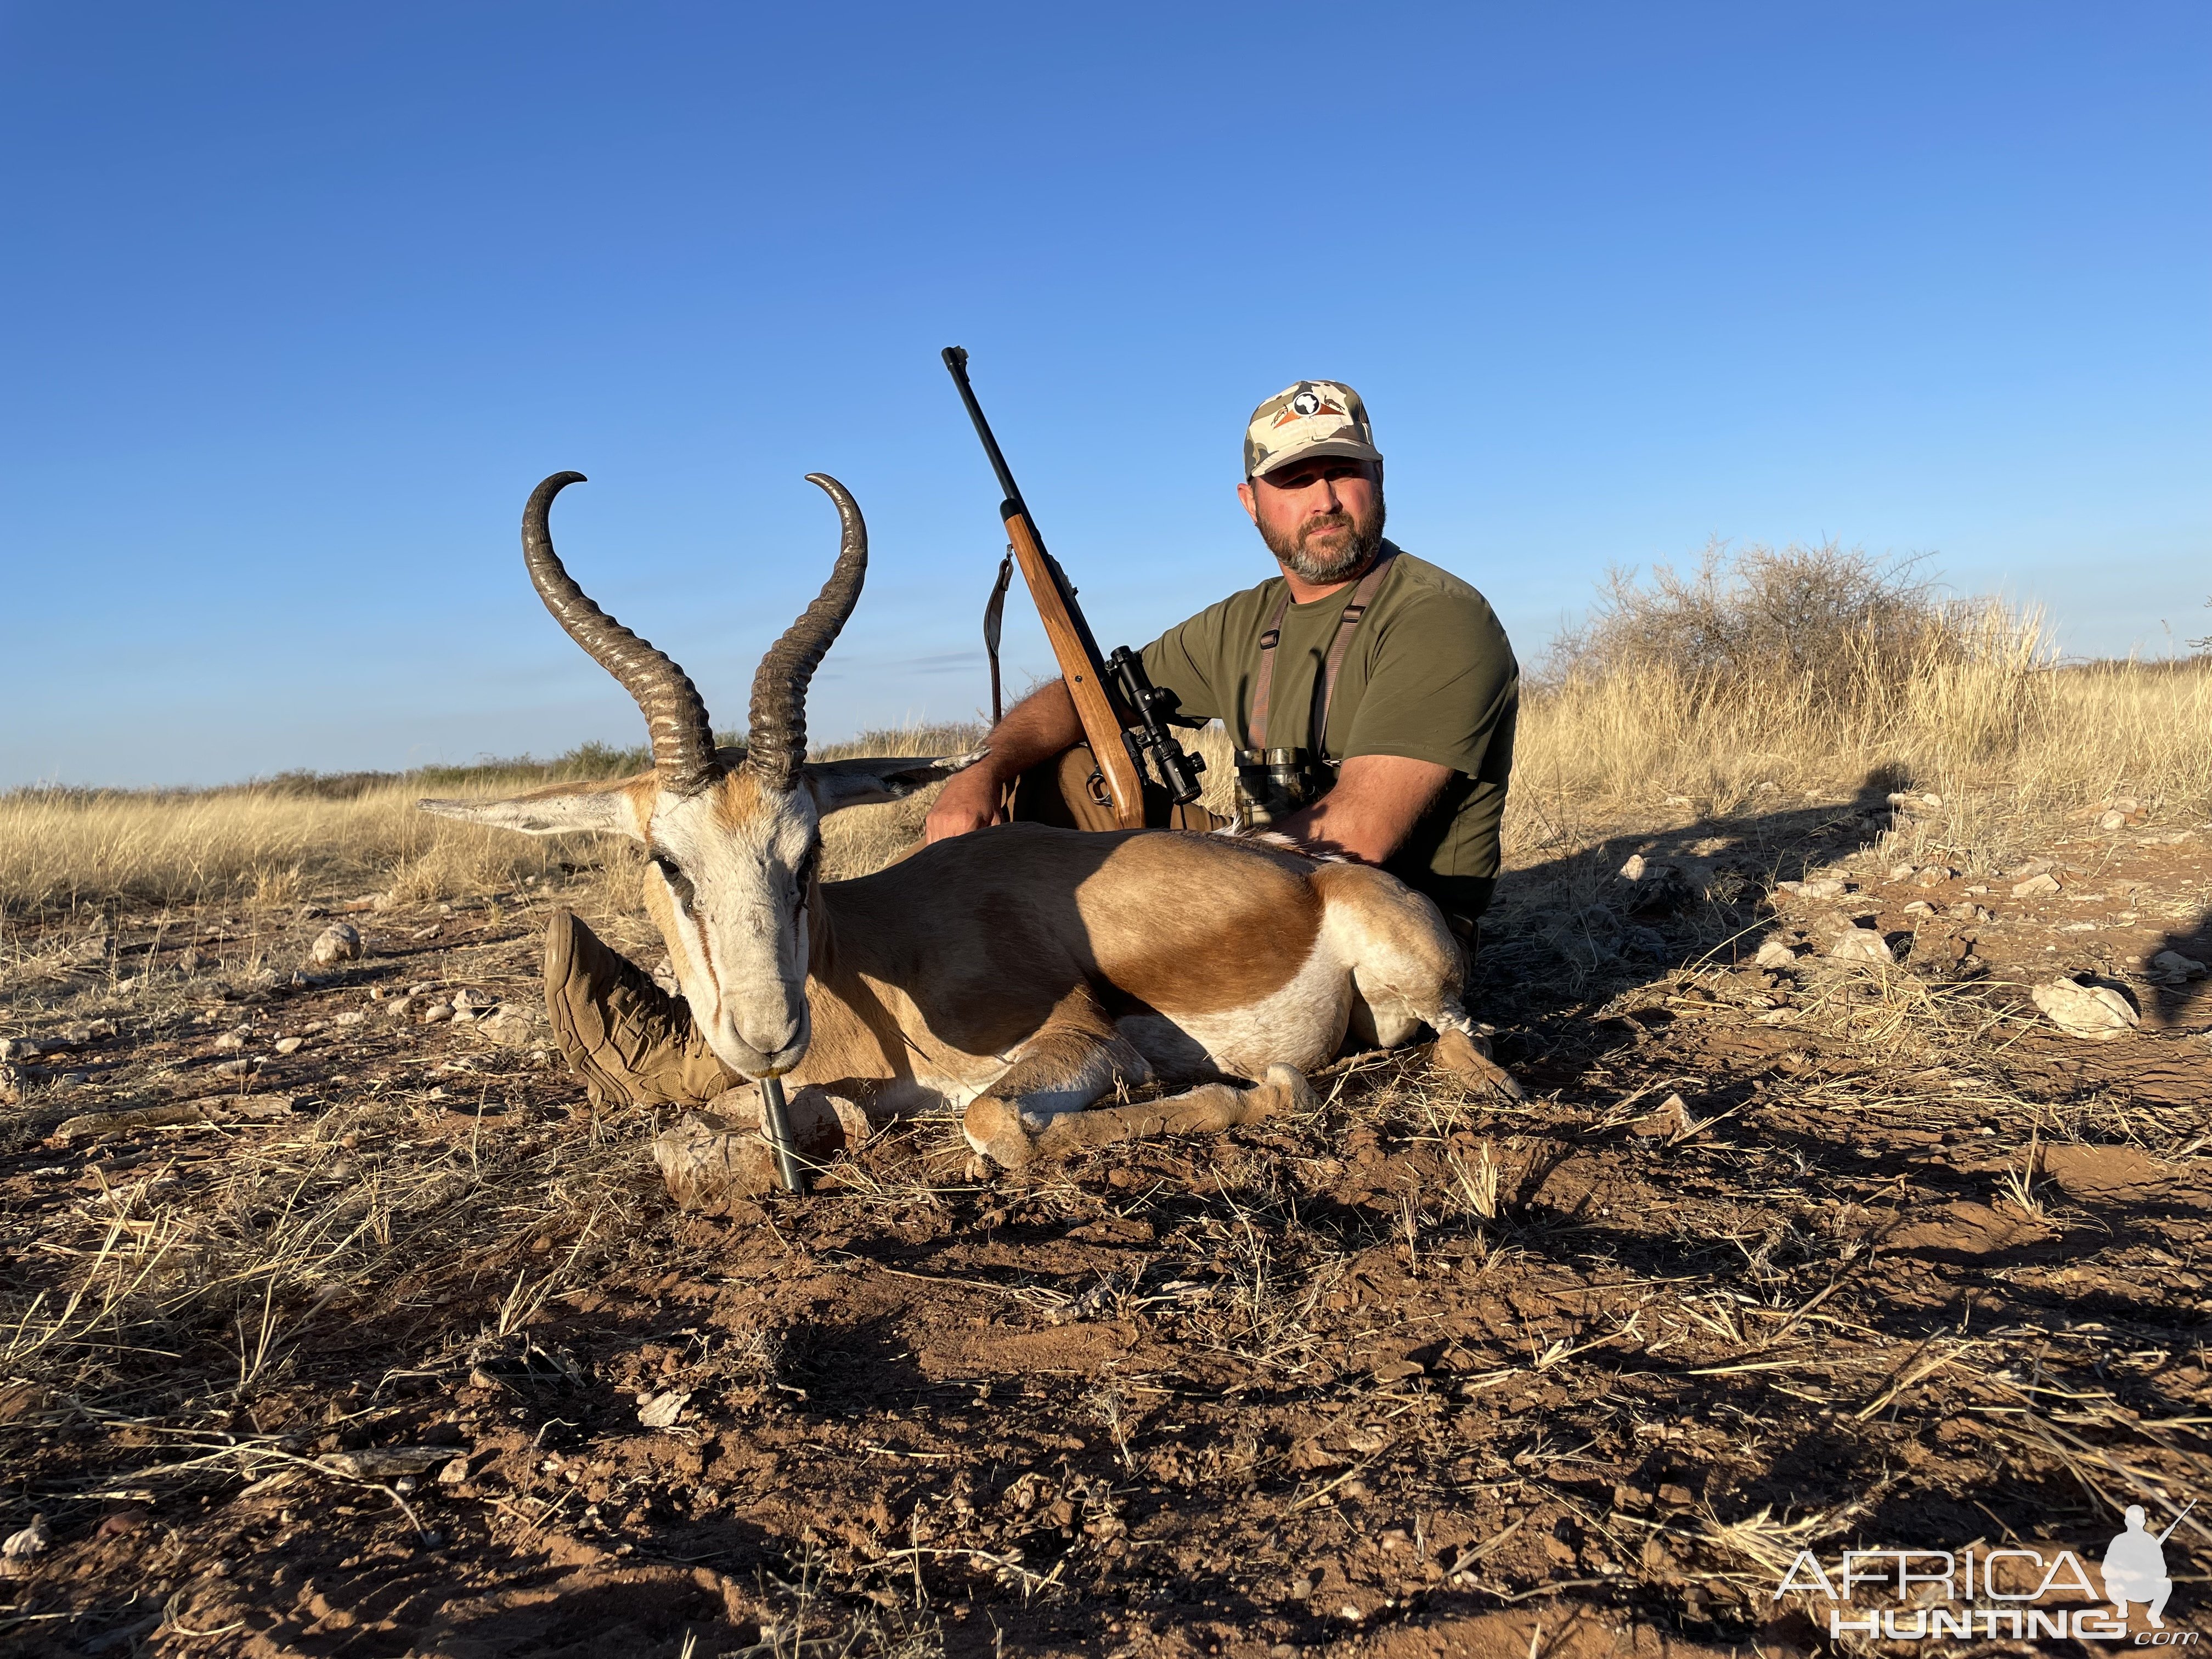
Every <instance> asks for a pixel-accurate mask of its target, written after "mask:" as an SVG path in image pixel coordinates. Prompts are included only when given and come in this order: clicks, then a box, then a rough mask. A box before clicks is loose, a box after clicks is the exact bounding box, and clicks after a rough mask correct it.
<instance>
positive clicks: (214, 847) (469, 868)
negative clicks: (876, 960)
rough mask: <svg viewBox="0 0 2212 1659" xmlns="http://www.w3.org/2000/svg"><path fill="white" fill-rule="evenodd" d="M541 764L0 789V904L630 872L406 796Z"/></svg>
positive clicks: (867, 834)
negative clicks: (347, 780) (268, 780)
mask: <svg viewBox="0 0 2212 1659" xmlns="http://www.w3.org/2000/svg"><path fill="white" fill-rule="evenodd" d="M978 736H980V732H976V731H974V730H972V729H969V728H964V727H954V728H935V729H932V728H920V727H917V728H912V729H906V730H897V731H890V732H869V733H866V734H864V735H863V736H862V737H861V738H858V739H856V740H854V742H852V743H848V744H833V745H831V746H829V748H827V749H824V750H817V754H818V755H819V757H821V758H823V759H836V758H837V757H840V756H847V755H859V754H872V755H911V754H924V753H946V752H958V750H959V748H960V746H961V745H962V744H970V743H972V742H973V741H974V740H975V738H977V737H978ZM544 781H546V777H545V771H544V769H531V770H527V771H525V770H517V771H515V772H513V773H512V774H509V775H500V774H498V773H495V772H478V773H477V774H475V775H471V778H470V780H469V781H468V783H467V785H466V786H465V787H453V786H451V785H447V784H443V783H441V784H440V785H439V786H437V787H426V786H425V785H424V784H423V783H422V781H420V780H419V779H407V778H398V779H394V780H392V781H391V782H389V783H385V784H380V785H374V786H372V787H368V788H366V789H363V790H362V791H361V792H360V793H356V794H354V795H352V796H350V797H349V798H347V799H323V798H319V797H315V796H312V795H304V794H301V793H297V792H296V791H295V790H294V789H291V788H288V787H284V786H283V785H272V786H266V787H255V786H251V785H249V786H245V787H239V788H235V789H222V790H210V791H208V792H205V793H191V794H179V793H152V792H147V793H133V792H130V791H121V790H118V791H102V792H86V791H76V790H18V791H15V792H14V793H9V794H5V795H0V909H8V910H35V909H45V910H53V909H67V908H71V907H73V906H78V905H97V904H100V903H104V902H107V901H109V900H112V899H128V900H133V901H137V902H150V903H155V904H164V905H181V904H189V903H193V902H200V901H203V900H211V899H227V900H228V899H237V900H246V901H256V902H264V903H289V902H295V901H297V900H299V899H301V898H304V897H308V896H314V897H330V896H348V897H351V896H362V895H366V894H368V893H370V892H388V893H392V894H393V895H394V896H397V897H399V898H402V899H419V898H453V897H459V896H463V895H465V894H470V893H477V892H482V891H483V890H486V889H488V888H495V887H503V886H511V885H513V884H515V883H516V882H518V881H520V880H521V879H522V878H525V877H526V876H533V875H535V876H543V875H546V874H549V873H550V872H554V871H556V870H557V869H562V868H563V867H568V866H601V867H604V868H605V869H606V870H607V871H608V872H609V879H610V883H611V884H627V885H628V886H629V890H632V891H634V890H635V883H634V881H627V880H626V878H629V877H630V876H632V875H633V874H634V872H635V864H636V861H637V860H636V858H635V854H633V853H632V852H630V851H629V848H627V846H626V844H623V843H617V842H611V841H607V840H602V839H599V838H597V837H592V836H553V837H549V838H547V839H544V840H540V839H538V838H536V837H533V836H518V835H514V834H512V833H511V832H508V831H505V830H499V829H485V828H483V827H482V826H479V825H477V824H471V823H459V822H456V821H454V820H453V819H450V818H436V817H430V816H429V815H428V814H427V813H425V812H422V811H418V810H417V809H416V801H418V800H420V799H422V797H424V796H425V795H431V794H438V795H462V796H481V797H483V799H494V798H495V797H496V796H498V795H500V794H501V793H515V792H519V791H520V790H524V789H529V788H535V787H538V785H540V784H542V783H544ZM926 810H927V807H926V805H925V804H924V803H922V802H921V801H918V800H908V801H902V802H899V803H897V804H896V805H887V806H863V807H856V808H854V809H853V810H852V811H847V812H842V813H839V814H838V815H837V816H836V817H833V818H831V819H830V820H829V823H828V825H827V826H825V831H824V837H823V838H824V841H825V842H826V843H827V844H826V846H825V848H824V852H825V854H826V865H827V872H828V873H829V874H830V875H831V876H833V877H839V876H850V875H859V874H863V873H865V872H867V871H869V870H873V869H877V868H879V867H880V866H883V865H884V864H885V863H887V862H889V861H890V860H891V859H892V858H894V857H896V855H897V854H898V853H899V852H900V851H901V850H902V848H905V847H906V846H908V845H909V844H911V842H913V840H914V839H915V836H916V835H917V834H918V833H919V831H920V828H921V817H922V814H923V813H924V811H926Z"/></svg>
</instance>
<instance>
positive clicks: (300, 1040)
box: [276, 1036, 307, 1054]
mask: <svg viewBox="0 0 2212 1659" xmlns="http://www.w3.org/2000/svg"><path fill="white" fill-rule="evenodd" d="M306 1046H307V1038H305V1037H296V1036H288V1037H278V1038H277V1039H276V1052H277V1053H278V1054H298V1053H299V1052H300V1050H301V1048H304V1047H306Z"/></svg>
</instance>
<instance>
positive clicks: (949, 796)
mask: <svg viewBox="0 0 2212 1659" xmlns="http://www.w3.org/2000/svg"><path fill="white" fill-rule="evenodd" d="M985 741H986V743H987V744H988V746H989V748H990V750H991V752H990V753H989V754H988V755H987V756H985V757H983V758H982V759H981V760H980V761H978V762H976V763H975V765H973V766H971V767H969V769H967V770H966V771H964V772H955V773H954V774H953V775H952V777H951V781H950V782H948V783H947V784H946V785H945V793H943V794H941V795H939V796H938V798H937V804H936V805H934V806H933V807H931V808H930V809H929V817H927V819H926V820H925V821H924V829H925V833H926V834H927V836H928V838H929V839H930V840H931V841H945V840H948V839H950V838H951V836H964V835H966V834H967V833H968V832H969V830H971V829H988V828H990V826H991V825H993V824H994V823H998V822H999V821H1000V816H1001V815H1000V811H999V794H1000V791H1001V790H1002V789H1004V788H1005V787H1006V785H1007V784H1010V783H1012V781H1014V780H1015V779H1016V778H1018V777H1019V776H1021V775H1022V774H1023V773H1024V772H1026V771H1028V770H1029V769H1030V768H1031V767H1032V766H1035V765H1036V764H1037V763H1039V762H1040V761H1048V760H1050V759H1051V758H1052V757H1054V755H1057V754H1059V753H1060V751H1061V750H1066V749H1073V747H1074V746H1075V745H1076V744H1079V743H1081V742H1082V741H1083V722H1082V721H1081V720H1078V719H1077V718H1076V717H1075V700H1074V699H1073V698H1072V697H1070V696H1068V695H1067V686H1066V682H1064V681H1061V680H1048V681H1047V682H1046V683H1045V684H1042V685H1041V686H1039V687H1037V689H1036V690H1034V691H1032V692H1030V695H1029V696H1026V697H1024V698H1023V699H1022V700H1021V701H1020V702H1018V703H1016V704H1015V705H1014V706H1013V707H1012V708H1009V709H1008V710H1007V711H1006V719H1004V720H1000V722H999V723H998V724H997V725H996V726H993V727H992V728H991V735H990V736H989V738H987V739H986V740H985Z"/></svg>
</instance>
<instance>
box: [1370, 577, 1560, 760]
mask: <svg viewBox="0 0 2212 1659" xmlns="http://www.w3.org/2000/svg"><path fill="white" fill-rule="evenodd" d="M1394 611H1395V614H1394V615H1393V616H1391V617H1389V625H1388V627H1386V628H1385V629H1383V630H1382V631H1381V632H1380V634H1379V635H1378V636H1377V638H1376V641H1375V642H1374V645H1373V647H1371V648H1372V651H1373V653H1374V654H1373V656H1372V658H1371V659H1370V660H1371V662H1372V664H1373V667H1372V670H1371V671H1370V676H1369V678H1368V682H1367V689H1366V691H1365V694H1364V696H1361V698H1360V700H1359V707H1358V709H1357V710H1356V711H1355V712H1354V714H1353V717H1352V729H1351V731H1350V732H1347V733H1346V738H1345V744H1344V756H1345V757H1346V758H1347V759H1348V758H1349V757H1352V756H1353V755H1402V756H1405V757H1407V758H1408V759H1410V760H1425V761H1431V762H1433V763H1436V764H1437V765H1439V766H1449V768H1451V769H1452V770H1453V771H1455V772H1464V773H1467V774H1468V775H1470V776H1477V777H1480V776H1486V775H1488V772H1489V770H1490V768H1489V767H1488V766H1487V765H1486V762H1488V761H1489V760H1490V759H1492V740H1493V739H1494V738H1497V737H1498V736H1499V735H1500V734H1501V733H1504V734H1507V735H1506V742H1507V743H1508V744H1510V742H1511V738H1510V732H1511V721H1512V717H1513V713H1514V710H1515V708H1516V707H1517V705H1518V703H1519V702H1520V688H1521V671H1520V668H1519V666H1518V665H1516V663H1515V661H1514V660H1513V648H1512V647H1511V646H1510V645H1509V644H1508V643H1507V642H1506V639H1505V630H1504V629H1503V628H1502V627H1500V626H1499V625H1498V618H1497V617H1496V616H1495V615H1494V614H1493V613H1492V611H1491V609H1490V607H1489V605H1486V604H1485V603H1484V602H1483V600H1482V599H1480V598H1479V597H1478V596H1476V595H1474V594H1472V593H1467V594H1461V593H1453V592H1437V591H1434V590H1431V591H1429V592H1423V593H1420V594H1418V595H1416V596H1413V599H1412V602H1411V603H1409V604H1407V605H1402V606H1397V607H1394Z"/></svg>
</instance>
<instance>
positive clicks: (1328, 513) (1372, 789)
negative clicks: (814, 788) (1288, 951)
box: [928, 380, 1520, 945]
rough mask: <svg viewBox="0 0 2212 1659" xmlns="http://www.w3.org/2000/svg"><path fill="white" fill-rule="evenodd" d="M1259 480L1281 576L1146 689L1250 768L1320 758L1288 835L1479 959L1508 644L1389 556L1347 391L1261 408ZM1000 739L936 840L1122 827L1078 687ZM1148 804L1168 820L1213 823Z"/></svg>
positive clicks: (1227, 609) (1251, 480)
mask: <svg viewBox="0 0 2212 1659" xmlns="http://www.w3.org/2000/svg"><path fill="white" fill-rule="evenodd" d="M1244 474H1245V477H1244V482H1243V483H1240V484H1238V485H1237V499H1238V500H1239V501H1242V502H1243V505H1244V511H1245V512H1246V513H1248V514H1249V516H1250V518H1251V520H1252V523H1253V525H1254V526H1255V528H1256V529H1257V530H1258V531H1259V532H1260V538H1261V540H1262V541H1263V542H1264V543H1266V544H1267V550H1268V551H1269V552H1270V553H1271V554H1273V556H1274V559H1275V563H1276V566H1277V568H1278V569H1279V571H1280V573H1281V574H1279V575H1277V576H1273V577H1270V578H1269V579H1268V580H1266V581H1264V582H1261V584H1260V585H1259V586H1256V587H1252V588H1247V589H1246V590H1245V591H1244V592H1241V593H1237V594H1233V595H1231V597H1230V598H1228V599H1224V600H1223V601H1222V602H1221V603H1220V604H1218V605H1213V606H1212V607H1211V608H1210V609H1207V610H1206V611H1200V613H1199V614H1198V615H1197V616H1195V617H1192V618H1191V619H1190V620H1189V621H1188V622H1186V623H1182V624H1181V625H1180V626H1178V627H1176V628H1173V629H1169V631H1168V632H1167V633H1165V634H1164V635H1161V636H1160V637H1159V638H1158V639H1157V640H1155V641H1152V644H1151V645H1149V646H1147V647H1145V651H1144V660H1145V670H1146V672H1147V673H1148V674H1150V675H1151V676H1152V683H1153V684H1155V685H1159V686H1163V687H1164V688H1166V689H1167V690H1170V691H1173V692H1174V693H1175V694H1176V696H1177V698H1178V699H1179V700H1180V702H1181V704H1182V712H1183V713H1184V714H1188V715H1193V716H1198V717H1204V718H1209V719H1218V720H1222V721H1223V722H1225V724H1226V725H1227V726H1228V727H1229V731H1230V735H1231V738H1232V739H1233V741H1234V742H1235V744H1236V746H1237V748H1238V749H1239V750H1263V749H1270V748H1272V749H1276V750H1283V749H1297V750H1304V754H1305V756H1306V757H1307V758H1306V760H1305V762H1304V768H1303V769H1304V771H1305V772H1306V773H1307V774H1308V775H1309V776H1310V780H1311V782H1310V792H1311V793H1315V794H1316V795H1317V799H1312V800H1311V801H1310V804H1308V805H1303V806H1299V807H1297V809H1296V810H1294V811H1290V812H1288V813H1287V815H1285V816H1280V817H1276V818H1274V820H1273V823H1272V825H1271V827H1272V828H1273V829H1276V830H1279V831H1280V832H1281V833H1283V834H1285V835H1287V836H1291V837H1293V838H1295V839H1296V840H1298V841H1300V842H1304V843H1306V844H1307V845H1309V846H1310V847H1313V848H1317V849H1320V850H1324V851H1329V852H1334V853H1338V854H1343V855H1345V856H1346V857H1350V858H1354V859H1358V860H1362V861H1364V862H1365V863H1369V864H1376V865H1380V866H1383V868H1384V869H1386V870H1388V871H1389V872H1391V873H1392V874H1394V875H1395V876H1397V877H1399V878H1401V879H1402V880H1404V881H1406V882H1407V884H1410V885H1412V886H1413V887H1416V888H1419V890H1421V891H1423V892H1425V893H1426V894H1427V895H1428V896H1430V897H1431V898H1432V899H1434V900H1435V901H1436V902H1437V907H1438V908H1440V909H1442V910H1443V913H1444V915H1445V918H1446V920H1447V921H1449V922H1450V923H1451V925H1452V927H1453V929H1454V931H1455V932H1456V933H1459V934H1460V935H1461V937H1462V939H1466V940H1467V941H1468V942H1469V944H1470V945H1472V942H1473V939H1474V933H1475V927H1476V924H1477V923H1478V922H1479V921H1480V919H1481V916H1482V913H1483V911H1484V909H1485V908H1487V906H1488V905H1489V902H1490V898H1491V894H1492V890H1494V889H1495V888H1496V886H1497V884H1498V822H1499V819H1500V817H1502V816H1503V814H1504V809H1505V790H1506V783H1507V778H1508V775H1509V773H1510V771H1511V769H1512V764H1513V728H1514V721H1515V717H1516V713H1517V710H1518V708H1519V702H1520V671H1519V669H1518V667H1517V666H1516V664H1515V662H1514V659H1513V652H1512V647H1510V645H1509V644H1508V643H1507V641H1506V638H1505V630H1504V629H1503V628H1501V627H1500V626H1499V625H1498V618H1497V617H1496V616H1495V615H1494V614H1493V613H1492V611H1491V609H1490V606H1489V604H1488V603H1487V602H1486V600H1485V599H1483V597H1482V595H1481V594H1480V593H1478V592H1475V590H1474V588H1472V587H1470V586H1468V585H1467V584H1466V583H1465V582H1463V581H1462V580H1460V579H1459V578H1458V577H1456V576H1454V575H1453V574H1450V573H1449V571H1445V570H1442V569H1439V568H1437V567H1436V566H1435V565H1432V564H1430V563H1428V562H1425V561H1424V560H1421V559H1418V558H1415V557H1414V556H1413V555H1412V554H1410V553H1407V552H1404V551H1402V550H1400V549H1399V548H1397V547H1395V545H1393V544H1391V543H1389V542H1388V541H1386V540H1384V539H1383V456H1382V452H1381V451H1379V450H1377V449H1376V447H1375V437H1374V432H1373V429H1372V428H1371V427H1370V424H1369V422H1368V418H1367V411H1366V409H1365V406H1364V404H1361V402H1360V400H1359V396H1358V393H1357V392H1353V391H1352V388H1351V387H1350V386H1344V385H1340V384H1339V383H1338V382H1336V381H1334V380H1301V381H1299V382H1298V383H1297V385H1296V386H1291V387H1290V388H1289V389H1287V390H1286V391H1284V392H1279V393H1278V394H1277V395H1276V396H1274V397H1273V398H1269V399H1267V402H1266V403H1263V404H1261V405H1260V407H1259V408H1258V409H1256V410H1254V411H1253V413H1252V419H1251V422H1250V423H1249V425H1248V426H1247V427H1246V428H1245V433H1244ZM1332 659H1334V672H1333V673H1332V672H1331V666H1332ZM1262 726H1264V729H1261V727H1262ZM989 741H990V753H989V755H988V756H987V757H986V758H985V759H984V760H983V761H981V763H978V764H976V765H975V766H973V767H970V768H969V769H968V770H966V771H964V772H962V773H960V774H958V775H956V776H955V777H954V778H953V779H952V780H951V781H950V782H949V783H947V784H946V785H945V790H944V793H942V794H941V795H940V796H939V798H938V800H937V804H936V805H934V806H933V808H932V809H931V810H930V814H929V820H928V835H929V838H930V839H931V840H932V841H939V840H942V839H943V838H944V837H945V836H957V835H964V834H966V833H968V832H969V831H971V830H975V829H981V828H983V827H985V826H986V825H988V824H991V823H996V822H999V821H1000V818H1001V817H1004V816H1006V815H1007V814H1008V813H1009V812H1011V815H1012V816H1013V817H1021V818H1034V819H1040V820H1042V821H1043V822H1046V823H1065V824H1072V825H1073V826H1074V827H1076V828H1079V829H1112V828H1113V827H1115V825H1114V817H1113V814H1112V812H1111V811H1110V810H1109V809H1108V808H1107V807H1106V806H1104V805H1101V804H1100V803H1099V801H1098V800H1097V797H1096V795H1095V793H1093V791H1092V790H1091V788H1089V787H1087V785H1088V781H1089V778H1090V775H1091V770H1092V761H1091V753H1090V750H1088V749H1087V748H1086V747H1085V746H1084V745H1083V728H1082V726H1081V724H1080V723H1079V721H1078V720H1077V719H1076V714H1075V705H1074V703H1073V701H1072V700H1071V699H1070V698H1069V696H1068V695H1067V688H1066V685H1065V684H1063V683H1061V682H1060V681H1059V680H1054V681H1053V682H1052V683H1051V684H1048V685H1046V686H1044V687H1042V689H1040V690H1037V691H1036V692H1034V693H1033V694H1031V695H1030V696H1029V697H1027V698H1025V699H1024V700H1023V702H1021V703H1019V704H1018V705H1017V706H1016V707H1015V708H1013V709H1012V711H1011V712H1010V713H1009V714H1007V715H1006V718H1005V719H1004V720H1001V721H1000V723H999V724H998V726H995V727H994V728H993V730H992V732H991V736H990V740H989ZM1151 805H1152V808H1153V811H1152V814H1151V816H1150V818H1149V820H1148V821H1151V822H1153V823H1158V824H1164V823H1173V824H1174V825H1175V826H1176V827H1178V828H1186V829H1207V828H1212V827H1213V825H1214V823H1215V822H1216V820H1213V819H1212V817H1211V815H1208V814H1204V813H1202V812H1200V811H1196V810H1195V809H1184V810H1180V811H1176V812H1175V813H1173V814H1170V813H1169V812H1168V811H1166V802H1165V801H1164V799H1159V800H1156V801H1153V802H1152V803H1151Z"/></svg>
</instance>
